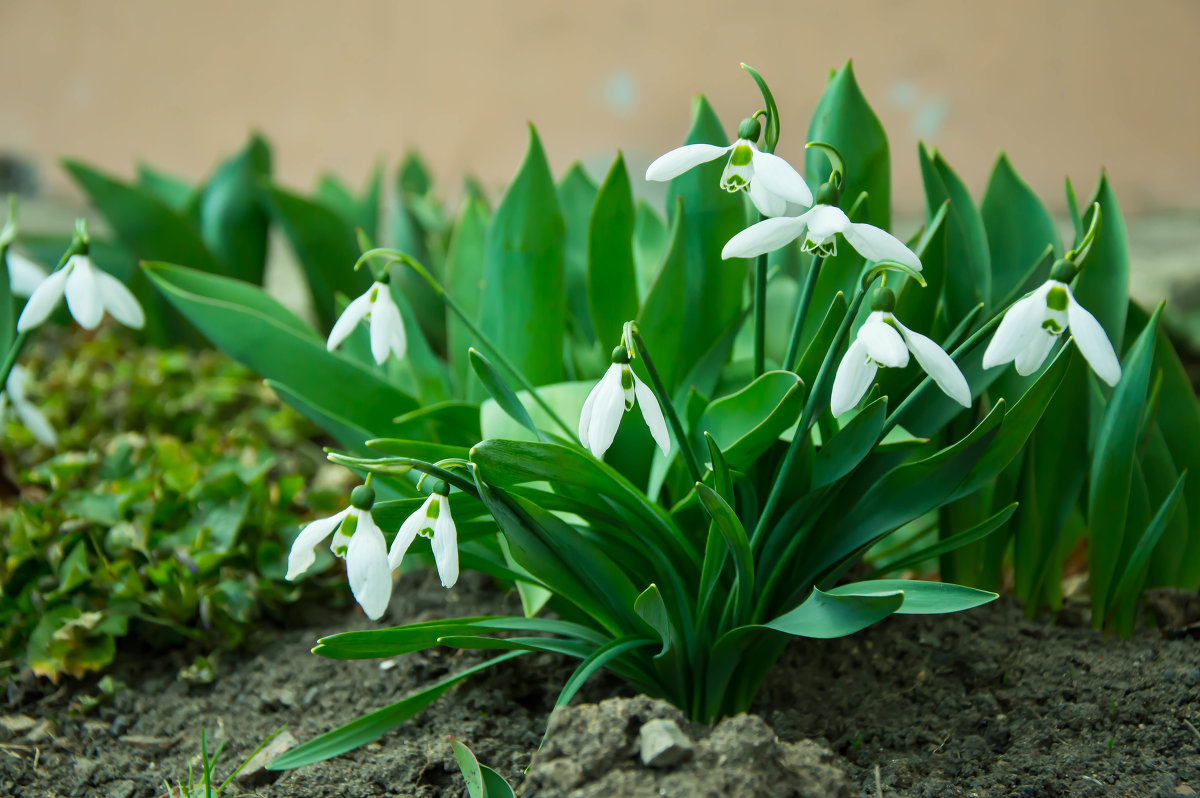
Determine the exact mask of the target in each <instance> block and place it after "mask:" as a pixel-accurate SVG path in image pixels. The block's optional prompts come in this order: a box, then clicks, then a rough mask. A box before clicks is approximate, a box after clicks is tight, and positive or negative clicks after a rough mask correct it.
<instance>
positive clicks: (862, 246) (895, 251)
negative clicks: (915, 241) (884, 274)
mask: <svg viewBox="0 0 1200 798" xmlns="http://www.w3.org/2000/svg"><path fill="white" fill-rule="evenodd" d="M842 235H844V236H845V237H846V240H847V241H848V242H850V246H852V247H854V248H855V249H856V250H858V254H860V255H862V256H863V257H864V258H866V259H867V260H873V261H881V260H890V261H895V262H896V263H902V264H904V265H905V266H908V267H909V268H911V269H916V270H917V271H921V259H920V258H918V257H917V256H916V255H915V254H914V253H913V251H912V250H911V249H909V248H908V247H906V246H905V245H904V242H903V241H901V240H900V239H898V238H896V237H895V236H894V235H892V234H891V233H889V232H888V231H886V230H880V229H879V228H878V227H875V226H874V225H870V224H865V223H858V224H851V225H850V226H849V227H848V228H847V229H846V230H845V231H843V232H842Z"/></svg>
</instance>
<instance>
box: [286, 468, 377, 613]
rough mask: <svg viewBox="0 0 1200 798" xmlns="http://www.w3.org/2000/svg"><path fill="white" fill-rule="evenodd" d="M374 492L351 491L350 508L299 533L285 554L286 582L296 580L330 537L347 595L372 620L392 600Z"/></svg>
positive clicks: (371, 490)
mask: <svg viewBox="0 0 1200 798" xmlns="http://www.w3.org/2000/svg"><path fill="white" fill-rule="evenodd" d="M374 503H375V491H374V490H373V489H371V488H370V487H368V486H366V485H359V486H358V487H357V488H355V489H354V490H353V491H351V492H350V506H349V507H347V508H346V509H345V510H342V511H341V512H340V513H338V514H336V515H332V516H330V517H329V518H321V519H318V520H316V521H313V522H312V523H310V524H308V525H307V526H306V527H304V529H302V530H300V534H299V535H297V536H296V540H295V541H293V543H292V550H291V552H290V553H289V554H288V570H287V579H288V580H295V579H297V578H298V577H300V575H302V574H303V573H304V572H305V571H307V570H308V569H309V568H310V567H312V564H313V562H314V561H315V560H316V553H315V551H314V550H315V549H316V547H317V545H318V544H320V543H322V542H323V541H324V540H325V538H327V537H329V536H330V535H331V534H332V535H333V542H332V543H331V544H330V546H329V548H330V550H331V551H332V552H333V553H334V555H336V556H338V557H343V558H345V560H346V576H347V578H348V579H349V581H350V592H352V593H353V594H354V600H355V601H357V602H358V603H359V606H361V607H362V608H363V612H365V613H366V614H367V617H368V618H370V619H371V620H373V621H374V620H378V619H379V618H380V616H382V615H383V613H384V611H385V610H386V609H387V606H388V601H389V600H390V599H391V597H392V569H391V568H389V567H388V552H387V541H386V540H384V538H383V532H381V531H380V529H379V527H378V526H377V525H376V523H375V519H374V518H372V517H371V506H372V505H373V504H374Z"/></svg>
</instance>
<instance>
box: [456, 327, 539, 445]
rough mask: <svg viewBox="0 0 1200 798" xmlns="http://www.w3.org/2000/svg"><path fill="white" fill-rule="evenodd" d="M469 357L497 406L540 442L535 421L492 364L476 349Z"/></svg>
mask: <svg viewBox="0 0 1200 798" xmlns="http://www.w3.org/2000/svg"><path fill="white" fill-rule="evenodd" d="M468 356H469V358H470V361H471V370H472V371H474V372H475V376H476V377H478V378H479V381H480V382H481V383H483V387H484V388H486V389H487V392H488V393H489V394H490V395H491V397H492V399H494V400H495V402H496V404H497V405H499V407H500V409H501V410H503V411H504V412H505V413H506V414H508V417H509V418H511V419H512V420H514V421H516V422H517V423H518V424H520V425H521V426H522V427H524V428H525V429H527V430H529V431H530V432H532V433H533V434H534V435H535V436H537V438H538V439H539V440H540V439H541V437H542V434H541V432H539V431H538V428H537V427H536V426H535V425H534V423H533V419H531V418H530V417H529V413H528V412H527V411H526V410H525V406H524V405H523V404H521V400H520V399H518V398H517V395H516V394H515V393H513V390H512V389H511V388H509V387H508V384H507V383H506V382H505V381H504V378H503V377H501V376H500V374H499V373H498V372H497V371H496V369H495V367H494V366H492V364H491V362H490V361H489V360H488V359H487V358H485V357H484V356H483V355H481V354H479V353H478V352H477V351H475V350H474V349H471V350H470V351H469V352H468Z"/></svg>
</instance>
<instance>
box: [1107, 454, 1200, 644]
mask: <svg viewBox="0 0 1200 798" xmlns="http://www.w3.org/2000/svg"><path fill="white" fill-rule="evenodd" d="M1186 480H1187V474H1186V473H1185V474H1182V475H1180V477H1179V479H1178V480H1177V481H1176V482H1175V487H1173V488H1172V489H1171V492H1170V494H1168V495H1167V498H1166V500H1165V501H1163V503H1162V505H1161V506H1160V507H1159V508H1158V512H1156V513H1155V514H1154V518H1153V519H1152V520H1151V521H1150V525H1149V526H1147V527H1146V530H1145V532H1143V533H1142V536H1141V538H1140V539H1139V540H1138V542H1137V545H1136V546H1135V547H1134V549H1133V551H1132V552H1131V553H1130V555H1129V557H1128V558H1126V560H1125V566H1124V569H1123V570H1122V572H1121V577H1120V579H1118V580H1117V583H1116V587H1114V588H1113V591H1112V598H1111V599H1110V600H1109V603H1108V610H1107V613H1106V615H1107V616H1111V615H1112V614H1113V613H1114V612H1117V611H1119V610H1120V609H1121V608H1122V607H1124V606H1126V605H1135V604H1136V603H1137V597H1138V593H1139V591H1140V590H1141V583H1142V582H1143V581H1144V580H1145V576H1146V565H1147V563H1149V561H1150V555H1151V553H1152V552H1153V551H1154V547H1155V546H1157V545H1158V541H1159V538H1161V537H1162V533H1163V531H1164V530H1165V529H1166V528H1167V524H1169V523H1170V521H1171V516H1172V514H1173V513H1174V512H1175V510H1176V508H1177V507H1178V506H1179V501H1180V499H1181V498H1182V496H1183V485H1184V482H1185V481H1186ZM1122 632H1123V634H1124V635H1125V636H1128V635H1129V634H1130V633H1132V632H1133V628H1132V626H1130V627H1129V628H1128V629H1126V630H1122Z"/></svg>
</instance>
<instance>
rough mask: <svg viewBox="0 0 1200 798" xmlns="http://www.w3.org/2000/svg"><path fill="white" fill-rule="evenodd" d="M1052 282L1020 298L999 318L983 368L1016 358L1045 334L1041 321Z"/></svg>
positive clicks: (1044, 316)
mask: <svg viewBox="0 0 1200 798" xmlns="http://www.w3.org/2000/svg"><path fill="white" fill-rule="evenodd" d="M1050 288H1051V285H1050V283H1043V284H1042V286H1041V287H1039V288H1037V289H1035V290H1034V291H1033V293H1031V294H1029V296H1026V297H1024V298H1022V299H1018V300H1017V301H1016V302H1015V303H1013V306H1012V307H1011V308H1009V309H1008V312H1007V313H1005V314H1004V318H1003V319H1001V320H1000V326H999V327H998V328H996V334H995V335H993V336H992V340H991V341H990V342H989V343H988V346H987V349H986V350H984V352H983V367H984V368H985V369H990V368H993V367H995V366H1000V365H1003V364H1005V363H1008V362H1010V361H1012V360H1014V359H1016V357H1017V355H1019V354H1021V352H1023V351H1025V349H1026V348H1027V347H1028V346H1029V343H1030V342H1031V341H1032V340H1033V339H1034V337H1035V336H1037V335H1038V334H1044V331H1043V330H1042V322H1043V321H1044V320H1045V318H1046V313H1047V310H1048V308H1047V307H1046V294H1047V293H1048V292H1049V291H1050Z"/></svg>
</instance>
